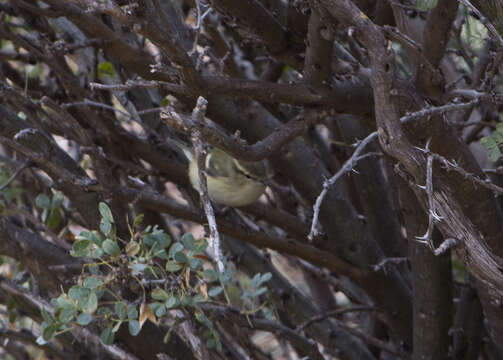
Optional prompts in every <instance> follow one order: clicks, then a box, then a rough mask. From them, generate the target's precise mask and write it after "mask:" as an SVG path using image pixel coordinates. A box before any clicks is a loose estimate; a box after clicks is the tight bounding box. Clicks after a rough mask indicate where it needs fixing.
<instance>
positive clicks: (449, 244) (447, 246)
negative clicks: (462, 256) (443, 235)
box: [433, 238, 459, 256]
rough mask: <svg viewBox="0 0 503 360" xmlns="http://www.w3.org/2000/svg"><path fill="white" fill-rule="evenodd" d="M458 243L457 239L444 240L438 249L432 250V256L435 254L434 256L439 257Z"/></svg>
mask: <svg viewBox="0 0 503 360" xmlns="http://www.w3.org/2000/svg"><path fill="white" fill-rule="evenodd" d="M458 243H459V240H458V239H454V238H448V239H445V240H444V241H442V243H441V244H440V246H439V247H438V248H436V249H435V250H433V254H435V256H440V255H442V254H443V253H445V252H446V251H447V250H449V249H451V248H453V247H455V246H456V245H458Z"/></svg>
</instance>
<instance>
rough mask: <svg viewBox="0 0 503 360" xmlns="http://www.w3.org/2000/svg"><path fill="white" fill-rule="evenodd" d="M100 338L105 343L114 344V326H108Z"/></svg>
mask: <svg viewBox="0 0 503 360" xmlns="http://www.w3.org/2000/svg"><path fill="white" fill-rule="evenodd" d="M100 339H101V341H102V342H103V344H105V345H112V344H113V343H114V333H113V331H112V328H110V327H107V328H106V329H105V330H103V331H102V332H101V334H100Z"/></svg>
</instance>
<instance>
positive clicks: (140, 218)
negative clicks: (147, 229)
mask: <svg viewBox="0 0 503 360" xmlns="http://www.w3.org/2000/svg"><path fill="white" fill-rule="evenodd" d="M143 217H144V215H143V214H140V215H138V216H137V217H136V219H134V222H133V228H135V229H136V228H137V227H138V226H140V224H141V223H142V222H143Z"/></svg>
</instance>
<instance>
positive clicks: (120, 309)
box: [114, 301, 128, 320]
mask: <svg viewBox="0 0 503 360" xmlns="http://www.w3.org/2000/svg"><path fill="white" fill-rule="evenodd" d="M114 310H115V313H116V314H117V316H118V317H119V319H121V320H125V319H126V318H127V317H128V316H127V315H128V313H127V311H128V307H127V304H126V303H125V302H123V301H118V302H116V303H115V304H114Z"/></svg>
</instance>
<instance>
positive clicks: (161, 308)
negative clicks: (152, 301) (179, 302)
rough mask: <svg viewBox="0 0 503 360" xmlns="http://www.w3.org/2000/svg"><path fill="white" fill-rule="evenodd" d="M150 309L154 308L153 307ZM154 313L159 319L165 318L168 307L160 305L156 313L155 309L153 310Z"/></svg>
mask: <svg viewBox="0 0 503 360" xmlns="http://www.w3.org/2000/svg"><path fill="white" fill-rule="evenodd" d="M150 307H151V308H152V306H150ZM152 311H153V312H154V314H155V316H157V317H161V316H164V315H165V314H166V306H164V304H159V306H158V307H157V308H156V309H155V311H154V309H152Z"/></svg>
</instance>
